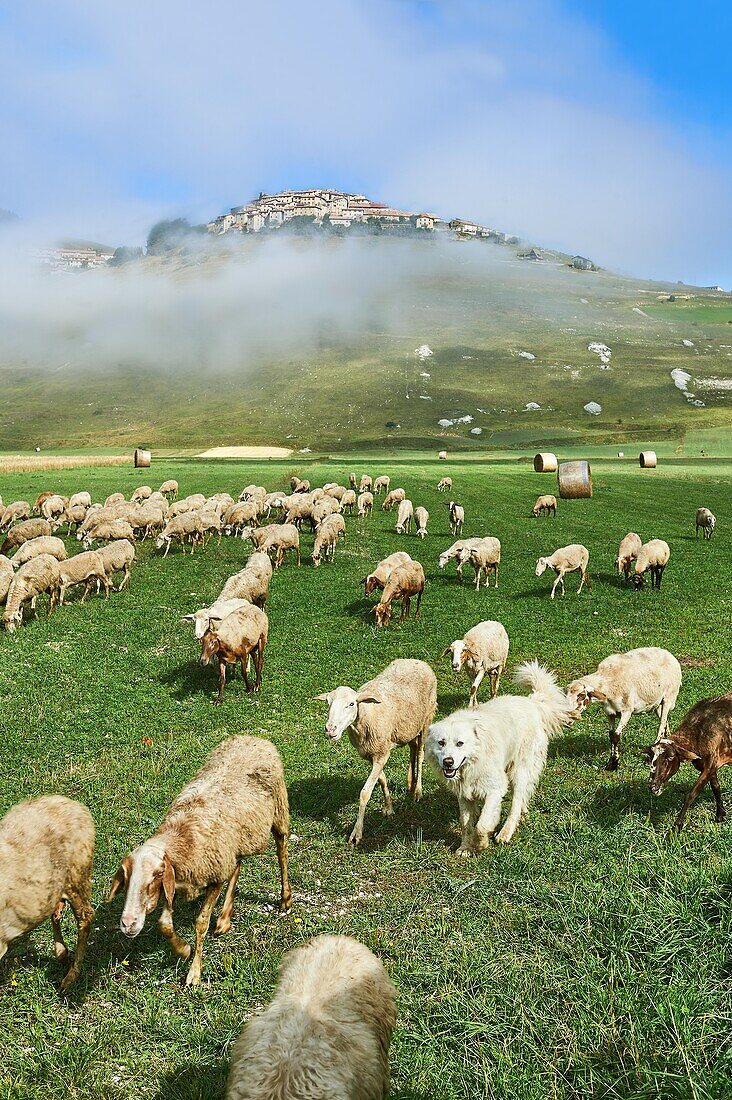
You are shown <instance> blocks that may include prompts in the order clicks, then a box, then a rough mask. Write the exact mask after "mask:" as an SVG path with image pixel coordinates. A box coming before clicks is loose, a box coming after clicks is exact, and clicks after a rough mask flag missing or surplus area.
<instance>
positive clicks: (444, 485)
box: [437, 477, 452, 493]
mask: <svg viewBox="0 0 732 1100" xmlns="http://www.w3.org/2000/svg"><path fill="white" fill-rule="evenodd" d="M449 489H452V478H451V477H441V478H440V480H439V481H438V482H437V492H438V493H446V492H447V491H448V490H449Z"/></svg>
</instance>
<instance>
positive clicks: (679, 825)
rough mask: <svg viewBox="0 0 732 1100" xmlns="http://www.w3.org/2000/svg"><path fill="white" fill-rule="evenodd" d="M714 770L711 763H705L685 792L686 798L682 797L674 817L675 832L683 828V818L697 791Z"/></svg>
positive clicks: (697, 793)
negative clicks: (676, 815)
mask: <svg viewBox="0 0 732 1100" xmlns="http://www.w3.org/2000/svg"><path fill="white" fill-rule="evenodd" d="M714 770H715V769H714V767H713V766H712V765H711V764H707V766H706V767H705V768H704V769H703V770H702V773H701V775H700V776H699V778H698V779H697V781H696V783H695V784H694V786H693V787H692V788H691V790H690V791H689V793H688V794H687V796H686V798H685V799H684V802H683V805H682V807H681V810H680V811H679V816H678V817H677V818H676V821H675V822H674V829H676V831H677V832H681V830H682V829H683V827H684V819H685V818H686V815H687V813H688V812H689V810H690V809H691V807H692V805H693V804H694V802H696V800H697V798H698V796H699V792H700V791H701V790H702V788H703V787H704V786H705V784H706V783H707V780H708V779H709V778H710V776H711V773H712V772H713V771H714Z"/></svg>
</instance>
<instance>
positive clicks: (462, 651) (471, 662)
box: [441, 619, 509, 707]
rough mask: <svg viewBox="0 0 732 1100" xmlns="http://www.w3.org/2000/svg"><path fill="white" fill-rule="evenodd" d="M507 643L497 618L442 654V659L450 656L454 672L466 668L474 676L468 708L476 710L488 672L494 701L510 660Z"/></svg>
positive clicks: (471, 631)
mask: <svg viewBox="0 0 732 1100" xmlns="http://www.w3.org/2000/svg"><path fill="white" fill-rule="evenodd" d="M508 644H509V643H508V634H507V632H506V628H505V626H504V625H503V623H499V622H496V620H495V619H485V620H484V621H483V622H482V623H478V624H477V626H474V627H472V628H471V629H470V630H469V631H468V632H467V634H465V635H464V637H463V638H460V639H458V640H457V641H454V642H451V643H450V645H449V646H448V647H447V649H444V650H443V651H442V653H441V656H443V657H444V656H445V655H446V654H447V653H449V654H450V658H451V660H452V667H453V669H454V670H455V672H460V671H461V670H462V669H465V671H466V672H468V673H469V674H470V675H471V676H473V677H474V679H473V683H472V685H471V688H470V701H469V702H468V707H477V705H478V688H479V687H480V685H481V684H482V682H483V679H484V677H485V675H486V673H487V674H488V677H489V680H490V687H491V699H495V697H496V695H497V694H498V687H499V685H500V683H501V675H502V673H503V671H504V669H505V668H506V661H507V660H508Z"/></svg>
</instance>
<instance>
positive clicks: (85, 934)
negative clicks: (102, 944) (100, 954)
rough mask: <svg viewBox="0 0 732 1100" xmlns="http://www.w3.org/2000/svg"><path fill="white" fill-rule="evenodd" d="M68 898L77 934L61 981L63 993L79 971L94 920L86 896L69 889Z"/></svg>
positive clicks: (72, 982)
mask: <svg viewBox="0 0 732 1100" xmlns="http://www.w3.org/2000/svg"><path fill="white" fill-rule="evenodd" d="M68 899H69V905H70V906H71V910H72V912H73V914H74V919H75V920H76V928H77V936H76V951H75V952H74V961H73V963H72V964H71V966H70V967H69V969H68V971H67V972H66V976H65V978H64V980H63V981H62V982H61V992H62V993H65V992H66V990H67V989H70V988H71V986H72V985H73V984H74V982H75V981H76V979H77V978H78V977H79V974H80V973H81V965H82V963H83V962H84V953H85V952H86V943H87V940H88V939H89V933H90V932H91V926H92V922H93V920H94V910H93V909H92V907H91V904H90V902H89V898H88V896H87V897H84V895H83V894H79V893H77V892H76V891H73V892H72V891H69V894H68ZM54 938H55V933H54Z"/></svg>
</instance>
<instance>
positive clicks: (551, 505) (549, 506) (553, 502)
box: [531, 495, 557, 519]
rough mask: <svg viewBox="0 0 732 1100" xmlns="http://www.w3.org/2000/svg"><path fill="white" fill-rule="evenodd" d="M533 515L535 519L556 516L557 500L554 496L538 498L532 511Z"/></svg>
mask: <svg viewBox="0 0 732 1100" xmlns="http://www.w3.org/2000/svg"><path fill="white" fill-rule="evenodd" d="M531 514H532V516H533V517H534V519H538V517H539V516H541V515H545V516H549V515H551V516H556V514H557V498H556V497H553V496H549V495H547V496H543V497H537V498H536V503H535V504H534V507H533V508H532V509H531Z"/></svg>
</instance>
